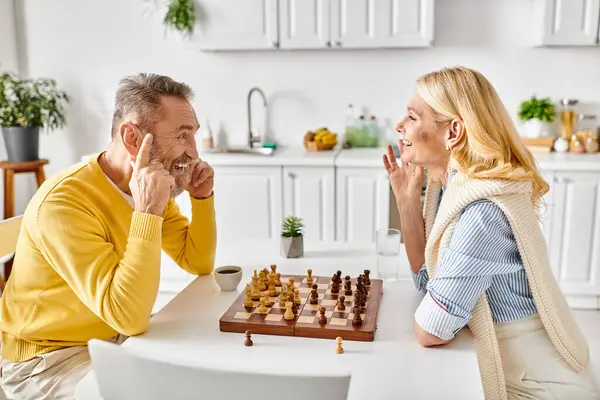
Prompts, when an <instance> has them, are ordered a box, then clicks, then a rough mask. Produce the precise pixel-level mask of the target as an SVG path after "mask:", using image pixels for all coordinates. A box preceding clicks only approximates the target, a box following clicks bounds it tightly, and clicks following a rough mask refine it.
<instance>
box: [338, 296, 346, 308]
mask: <svg viewBox="0 0 600 400" xmlns="http://www.w3.org/2000/svg"><path fill="white" fill-rule="evenodd" d="M337 309H338V311H344V310H345V309H346V296H340V298H339V299H338V305H337Z"/></svg>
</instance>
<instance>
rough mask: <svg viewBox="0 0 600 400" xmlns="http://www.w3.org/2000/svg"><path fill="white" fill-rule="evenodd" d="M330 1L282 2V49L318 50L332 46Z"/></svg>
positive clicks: (280, 21) (281, 0) (280, 4)
mask: <svg viewBox="0 0 600 400" xmlns="http://www.w3.org/2000/svg"><path fill="white" fill-rule="evenodd" d="M329 6H330V0H315V1H305V0H280V2H279V26H280V28H281V31H280V35H279V37H280V47H281V48H283V49H317V48H326V47H330V46H331V35H330V7H329Z"/></svg>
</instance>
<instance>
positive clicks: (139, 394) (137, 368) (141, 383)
mask: <svg viewBox="0 0 600 400" xmlns="http://www.w3.org/2000/svg"><path fill="white" fill-rule="evenodd" d="M88 344H89V351H90V357H91V360H92V368H93V370H94V374H95V376H96V381H97V383H98V388H99V391H100V395H101V396H102V398H103V399H105V400H130V399H144V400H159V399H160V400H164V399H169V400H187V399H190V400H191V399H233V400H253V399H258V400H264V399H267V398H269V399H279V398H281V399H285V400H306V399H311V400H321V399H322V400H345V399H347V396H348V389H349V385H350V373H344V372H337V371H332V372H330V373H327V374H325V375H323V374H322V373H319V374H318V375H306V374H298V375H287V374H277V373H275V372H272V373H258V372H253V371H240V370H224V369H216V368H208V367H202V366H198V365H192V364H191V363H188V362H173V361H168V360H161V359H158V358H157V357H156V356H150V355H146V354H140V353H139V352H136V351H133V350H132V349H128V348H127V347H123V346H120V345H117V344H114V343H109V342H103V341H100V340H95V339H93V340H90V341H89V343H88ZM248 369H249V370H250V369H251V367H250V366H248ZM276 370H277V365H274V366H273V371H276Z"/></svg>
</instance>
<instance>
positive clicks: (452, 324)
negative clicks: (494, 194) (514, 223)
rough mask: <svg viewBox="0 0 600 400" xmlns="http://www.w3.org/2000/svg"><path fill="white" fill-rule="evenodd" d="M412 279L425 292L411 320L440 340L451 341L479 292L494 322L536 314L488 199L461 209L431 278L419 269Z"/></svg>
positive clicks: (506, 227) (509, 239)
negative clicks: (483, 295) (448, 241)
mask: <svg viewBox="0 0 600 400" xmlns="http://www.w3.org/2000/svg"><path fill="white" fill-rule="evenodd" d="M449 178H450V177H449ZM413 279H414V282H415V286H416V287H417V289H419V290H421V291H423V292H425V293H426V295H425V297H424V298H423V301H422V302H421V304H420V305H419V307H418V309H417V311H416V313H415V321H416V322H417V324H418V325H419V326H420V327H421V328H423V329H424V330H425V331H427V332H429V333H431V334H432V335H435V336H437V337H439V338H441V339H444V340H450V339H452V338H453V337H454V335H455V334H456V333H457V332H458V331H459V330H460V329H461V328H463V327H464V326H465V325H466V324H467V323H468V322H469V320H470V319H471V312H472V310H473V308H474V307H475V303H476V302H477V300H478V299H479V297H480V296H481V295H482V294H483V293H484V292H485V293H486V294H487V297H488V302H489V304H490V309H491V311H492V317H493V320H494V322H495V323H504V322H509V321H513V320H516V319H520V318H524V317H527V316H530V315H533V314H535V313H536V312H537V309H536V306H535V303H534V301H533V296H532V294H531V290H530V288H529V282H528V280H527V276H526V274H525V267H524V265H523V262H522V260H521V256H520V255H519V250H518V247H517V242H516V240H515V237H514V235H513V232H512V229H511V227H510V224H509V222H508V219H507V218H506V215H505V214H504V212H503V211H502V210H501V209H500V207H499V206H498V205H496V204H495V203H493V202H491V201H490V200H478V201H475V202H473V203H471V204H469V205H468V206H467V207H465V209H464V210H463V212H462V214H461V216H460V218H459V219H458V221H457V223H456V225H455V228H454V232H453V234H452V237H451V239H450V243H449V245H448V247H447V248H446V249H445V251H444V254H443V258H442V262H441V263H440V264H439V265H438V266H437V272H436V276H435V277H434V278H433V279H429V276H428V274H427V269H426V266H425V265H424V266H422V267H421V269H420V271H419V272H418V273H417V274H414V275H413Z"/></svg>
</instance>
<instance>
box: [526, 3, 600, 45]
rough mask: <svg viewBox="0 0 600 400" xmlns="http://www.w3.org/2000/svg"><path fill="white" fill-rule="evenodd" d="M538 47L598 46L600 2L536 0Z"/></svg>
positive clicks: (535, 40) (535, 37)
mask: <svg viewBox="0 0 600 400" xmlns="http://www.w3.org/2000/svg"><path fill="white" fill-rule="evenodd" d="M533 7H534V8H533V16H534V19H533V32H534V38H533V40H534V45H536V46H595V45H596V44H597V43H598V24H599V16H600V0H569V1H561V0H534V3H533Z"/></svg>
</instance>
